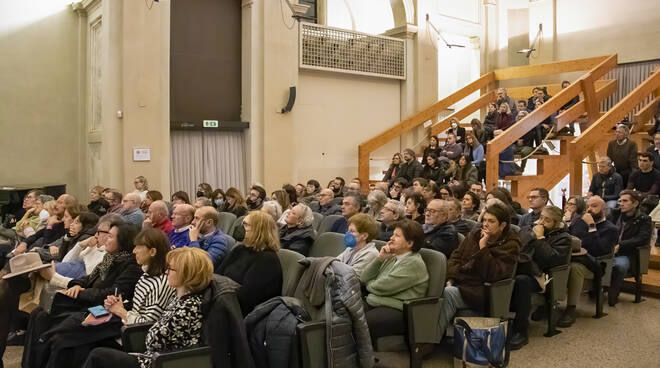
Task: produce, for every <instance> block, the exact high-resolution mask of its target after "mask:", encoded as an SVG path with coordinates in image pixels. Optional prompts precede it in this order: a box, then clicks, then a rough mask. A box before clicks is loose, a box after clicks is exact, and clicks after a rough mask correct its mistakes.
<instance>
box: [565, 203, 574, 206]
mask: <svg viewBox="0 0 660 368" xmlns="http://www.w3.org/2000/svg"><path fill="white" fill-rule="evenodd" d="M566 204H567V205H569V206H577V203H575V202H566Z"/></svg>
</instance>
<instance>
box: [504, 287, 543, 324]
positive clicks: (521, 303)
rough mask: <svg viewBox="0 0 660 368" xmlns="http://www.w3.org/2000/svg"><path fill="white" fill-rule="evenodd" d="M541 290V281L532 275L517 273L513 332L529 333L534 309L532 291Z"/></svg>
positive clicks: (513, 305)
mask: <svg viewBox="0 0 660 368" xmlns="http://www.w3.org/2000/svg"><path fill="white" fill-rule="evenodd" d="M538 291H541V287H540V286H539V283H538V282H537V281H536V279H534V278H533V277H531V276H528V275H517V276H516V281H515V284H514V285H513V295H512V296H511V310H513V311H514V312H516V317H515V318H514V320H513V332H520V333H523V334H525V335H526V334H527V328H528V327H529V314H530V313H531V311H532V293H535V292H538Z"/></svg>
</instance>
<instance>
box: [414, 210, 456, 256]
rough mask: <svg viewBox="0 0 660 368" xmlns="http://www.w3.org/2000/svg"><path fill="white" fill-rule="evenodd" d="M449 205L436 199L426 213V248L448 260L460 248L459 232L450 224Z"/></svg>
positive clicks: (424, 227)
mask: <svg viewBox="0 0 660 368" xmlns="http://www.w3.org/2000/svg"><path fill="white" fill-rule="evenodd" d="M448 207H449V206H448V204H447V203H446V202H445V201H443V200H441V199H434V200H432V201H431V202H429V204H428V205H427V206H426V211H424V225H422V229H424V248H429V249H434V250H437V251H438V252H442V253H443V254H444V255H445V257H447V259H449V258H450V257H451V252H453V251H454V249H456V248H458V231H456V228H455V227H454V225H452V224H450V223H449V208H448Z"/></svg>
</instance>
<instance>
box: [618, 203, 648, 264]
mask: <svg viewBox="0 0 660 368" xmlns="http://www.w3.org/2000/svg"><path fill="white" fill-rule="evenodd" d="M622 217H623V215H622V214H621V210H620V209H618V208H617V209H614V210H612V212H611V213H610V218H609V219H610V221H612V223H614V224H615V225H616V227H617V229H618V230H619V238H618V239H617V240H618V241H617V243H618V244H619V252H618V253H617V255H620V256H631V255H632V254H633V252H634V251H635V248H639V247H645V246H648V245H649V244H650V243H651V235H652V234H653V222H652V221H651V217H649V216H648V215H645V214H644V213H642V211H640V210H639V209H638V210H637V211H636V212H635V214H633V216H632V218H631V219H630V220H628V221H626V222H625V223H624V222H623V221H622V220H623V219H622ZM621 227H623V232H621V230H620V229H621Z"/></svg>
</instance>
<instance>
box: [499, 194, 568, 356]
mask: <svg viewBox="0 0 660 368" xmlns="http://www.w3.org/2000/svg"><path fill="white" fill-rule="evenodd" d="M562 217H563V213H562V211H561V209H559V208H557V207H555V206H546V207H545V208H543V210H541V213H540V214H539V219H538V222H537V223H536V224H534V225H533V227H532V228H531V230H529V231H525V230H522V231H521V233H520V236H521V240H522V244H523V249H522V251H521V252H520V253H521V259H520V261H519V263H518V270H517V271H516V272H517V275H516V281H515V284H514V287H513V295H512V298H511V309H513V310H514V311H515V312H516V317H515V319H514V320H513V335H512V337H511V342H510V346H509V349H511V350H518V349H520V348H522V347H523V346H525V345H527V343H528V341H529V340H528V337H527V330H528V328H529V313H530V312H531V309H532V302H531V297H532V293H535V292H540V291H541V290H542V289H541V284H542V283H544V278H543V273H545V272H547V271H548V270H549V269H550V268H552V267H555V266H559V265H562V264H566V263H568V259H569V257H570V253H571V236H570V235H569V234H568V233H567V232H566V230H565V229H564V224H563V222H562Z"/></svg>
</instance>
